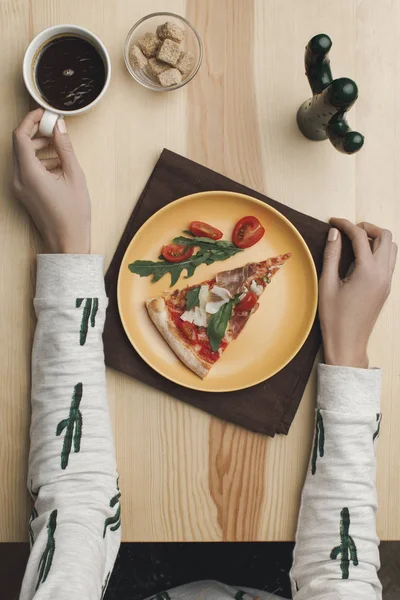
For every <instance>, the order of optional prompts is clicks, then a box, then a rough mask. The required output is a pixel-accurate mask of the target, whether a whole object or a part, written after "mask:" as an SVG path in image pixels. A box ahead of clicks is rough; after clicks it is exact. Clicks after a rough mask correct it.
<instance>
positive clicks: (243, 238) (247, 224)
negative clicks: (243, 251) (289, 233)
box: [232, 217, 265, 248]
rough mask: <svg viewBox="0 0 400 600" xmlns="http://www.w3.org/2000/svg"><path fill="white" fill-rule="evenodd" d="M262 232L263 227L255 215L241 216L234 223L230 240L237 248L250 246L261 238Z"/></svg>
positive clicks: (263, 231)
mask: <svg viewBox="0 0 400 600" xmlns="http://www.w3.org/2000/svg"><path fill="white" fill-rule="evenodd" d="M264 233H265V229H264V227H263V226H262V225H261V223H260V221H259V220H258V219H257V218H256V217H243V219H240V221H238V222H237V223H236V225H235V229H234V230H233V234H232V241H233V243H234V244H235V246H237V247H238V248H250V246H254V244H257V242H259V241H260V240H261V238H262V236H263V235H264Z"/></svg>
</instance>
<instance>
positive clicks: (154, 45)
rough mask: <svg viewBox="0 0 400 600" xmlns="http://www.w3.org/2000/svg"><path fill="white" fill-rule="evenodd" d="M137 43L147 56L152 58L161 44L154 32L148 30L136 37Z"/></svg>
mask: <svg viewBox="0 0 400 600" xmlns="http://www.w3.org/2000/svg"><path fill="white" fill-rule="evenodd" d="M137 44H138V46H139V48H140V50H141V51H142V52H143V54H144V55H145V56H147V58H152V57H153V56H156V54H157V52H158V49H159V48H160V46H161V41H160V40H159V39H158V37H157V36H156V34H155V33H150V32H148V33H145V34H144V35H142V37H141V38H139V39H138V41H137Z"/></svg>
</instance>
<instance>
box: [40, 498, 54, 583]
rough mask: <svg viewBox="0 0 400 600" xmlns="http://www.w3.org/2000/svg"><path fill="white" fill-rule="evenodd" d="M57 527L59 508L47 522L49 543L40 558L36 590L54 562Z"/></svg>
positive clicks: (44, 579)
mask: <svg viewBox="0 0 400 600" xmlns="http://www.w3.org/2000/svg"><path fill="white" fill-rule="evenodd" d="M56 528H57V509H55V510H53V511H52V513H51V514H50V517H49V521H48V523H47V544H46V548H45V549H44V552H43V554H42V558H41V559H40V562H39V566H38V580H37V584H36V588H35V592H36V591H37V589H38V587H39V586H40V585H41V584H42V583H44V582H45V581H46V579H47V576H48V574H49V572H50V569H51V565H52V563H53V557H54V552H55V549H56V542H55V540H54V532H55V530H56Z"/></svg>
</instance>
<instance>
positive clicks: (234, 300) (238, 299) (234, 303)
mask: <svg viewBox="0 0 400 600" xmlns="http://www.w3.org/2000/svg"><path fill="white" fill-rule="evenodd" d="M241 295H242V294H236V296H235V297H234V299H233V306H237V305H238V304H239V302H240V296H241Z"/></svg>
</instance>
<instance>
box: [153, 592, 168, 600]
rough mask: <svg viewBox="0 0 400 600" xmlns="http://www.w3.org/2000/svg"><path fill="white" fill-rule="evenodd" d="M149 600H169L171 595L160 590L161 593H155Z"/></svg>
mask: <svg viewBox="0 0 400 600" xmlns="http://www.w3.org/2000/svg"><path fill="white" fill-rule="evenodd" d="M151 600H171V596H170V595H169V594H168V592H161V594H157V596H154V598H151Z"/></svg>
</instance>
